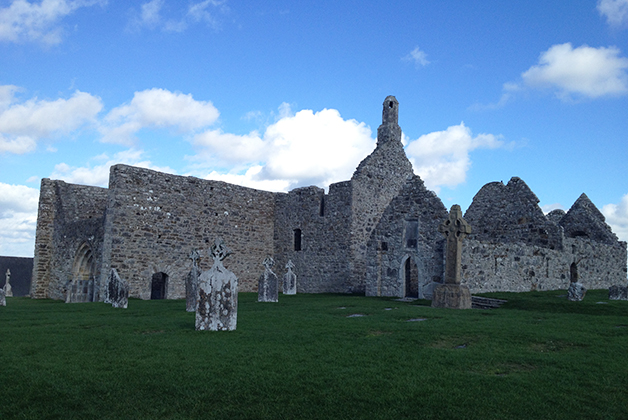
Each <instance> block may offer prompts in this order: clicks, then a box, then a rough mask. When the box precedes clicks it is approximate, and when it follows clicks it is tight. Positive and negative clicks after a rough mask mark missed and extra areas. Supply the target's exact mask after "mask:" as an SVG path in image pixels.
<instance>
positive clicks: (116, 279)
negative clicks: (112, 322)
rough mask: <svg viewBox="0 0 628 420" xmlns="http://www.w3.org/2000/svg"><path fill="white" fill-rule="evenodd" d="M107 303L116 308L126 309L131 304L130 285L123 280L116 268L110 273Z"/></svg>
mask: <svg viewBox="0 0 628 420" xmlns="http://www.w3.org/2000/svg"><path fill="white" fill-rule="evenodd" d="M106 296H107V297H106V299H105V302H106V303H111V306H113V307H114V308H123V309H126V308H127V306H128V304H129V285H128V283H127V282H126V281H124V280H122V279H121V278H120V276H119V275H118V272H117V271H116V269H115V268H112V269H111V272H110V273H109V280H108V282H107V290H106Z"/></svg>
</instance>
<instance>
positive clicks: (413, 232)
mask: <svg viewBox="0 0 628 420" xmlns="http://www.w3.org/2000/svg"><path fill="white" fill-rule="evenodd" d="M404 238H405V244H406V248H412V249H416V248H417V243H418V238H419V221H418V220H406V230H405V235H404Z"/></svg>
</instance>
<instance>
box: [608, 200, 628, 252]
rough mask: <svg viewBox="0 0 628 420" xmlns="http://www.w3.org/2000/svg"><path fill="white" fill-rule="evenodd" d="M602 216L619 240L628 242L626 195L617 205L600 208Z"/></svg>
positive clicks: (627, 205) (627, 201) (627, 202)
mask: <svg viewBox="0 0 628 420" xmlns="http://www.w3.org/2000/svg"><path fill="white" fill-rule="evenodd" d="M602 214H604V217H606V222H607V223H608V224H609V225H610V226H611V228H612V229H613V232H614V233H615V234H616V235H617V236H618V237H619V239H620V240H622V241H628V194H626V195H624V196H623V197H622V199H621V201H620V202H619V204H607V205H605V206H604V207H602Z"/></svg>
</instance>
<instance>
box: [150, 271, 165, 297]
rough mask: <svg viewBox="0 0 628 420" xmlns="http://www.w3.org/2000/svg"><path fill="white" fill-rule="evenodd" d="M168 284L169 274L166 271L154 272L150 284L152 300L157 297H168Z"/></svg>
mask: <svg viewBox="0 0 628 420" xmlns="http://www.w3.org/2000/svg"><path fill="white" fill-rule="evenodd" d="M167 285H168V275H167V274H166V273H164V272H159V273H155V274H153V277H152V279H151V284H150V298H151V300H155V299H165V298H166V287H167Z"/></svg>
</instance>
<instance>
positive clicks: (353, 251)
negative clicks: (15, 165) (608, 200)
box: [31, 96, 626, 302]
mask: <svg viewBox="0 0 628 420" xmlns="http://www.w3.org/2000/svg"><path fill="white" fill-rule="evenodd" d="M398 113H399V104H398V102H397V100H396V99H395V98H394V97H392V96H389V97H387V98H386V99H385V101H384V103H383V108H382V124H381V125H380V127H379V128H378V130H377V132H378V138H377V147H376V148H375V150H374V151H373V152H372V153H371V154H370V155H369V156H367V157H366V158H365V159H364V160H363V161H362V162H361V163H360V164H359V166H358V167H357V169H356V171H355V172H354V174H353V176H352V178H351V179H350V180H348V181H345V182H339V183H335V184H332V185H330V187H329V192H328V193H327V194H325V191H324V190H323V189H321V188H318V187H314V186H312V187H305V188H298V189H295V190H292V191H290V192H289V193H272V192H266V191H259V190H254V189H250V188H245V187H241V186H237V185H231V184H227V183H224V182H220V181H208V180H202V179H198V178H194V177H184V176H176V175H168V174H164V173H160V172H156V171H152V170H148V169H142V168H135V167H131V166H127V165H115V166H113V167H112V168H111V172H110V179H109V188H108V189H105V188H97V187H87V186H80V185H72V184H67V183H65V182H63V181H53V180H49V179H44V180H42V185H41V193H40V201H39V214H38V221H37V236H36V244H35V258H34V268H33V280H32V282H31V296H33V297H36V298H46V297H48V298H53V299H66V298H67V299H69V301H75V302H82V301H91V300H95V299H99V300H102V298H103V296H104V290H103V287H104V285H106V283H107V282H106V279H107V276H108V275H109V273H110V272H111V269H115V270H116V271H117V272H118V273H119V275H120V277H121V278H122V279H124V280H125V281H127V282H128V284H129V289H130V290H129V296H131V297H139V298H142V299H151V298H169V299H179V298H183V297H184V296H185V280H186V277H187V275H188V273H189V272H190V270H191V266H192V262H191V260H190V259H189V258H188V255H189V254H190V251H191V250H192V249H200V250H203V251H202V252H201V259H200V261H199V269H201V270H207V269H209V267H210V265H211V258H210V257H209V256H208V254H207V250H208V249H209V248H210V246H211V244H212V243H213V241H214V240H215V239H216V237H219V236H220V237H222V238H224V239H225V240H226V241H227V242H228V243H229V246H230V247H231V248H232V249H233V255H232V257H231V258H230V259H229V261H227V262H226V263H225V267H226V268H227V269H229V270H231V271H232V272H233V273H235V275H236V276H237V278H238V281H239V287H240V290H241V291H256V290H257V278H258V275H259V271H260V264H261V262H262V261H263V260H264V258H266V257H267V256H272V257H273V258H274V259H275V261H276V263H277V266H278V267H284V266H285V265H286V263H287V262H288V260H292V262H293V263H294V266H295V268H294V272H295V273H296V275H297V289H298V292H299V293H324V292H328V293H365V294H366V295H370V296H379V295H382V296H413V297H425V298H431V296H432V292H433V289H434V287H435V286H436V285H438V284H441V283H442V282H443V270H444V255H443V248H444V238H443V237H442V235H441V234H440V233H439V232H438V226H439V224H440V223H442V222H443V221H444V220H445V219H446V218H447V210H446V209H445V207H444V206H443V203H442V202H441V201H440V199H439V198H438V197H437V196H436V195H435V194H434V193H433V192H432V191H429V190H427V189H426V188H425V186H424V184H423V181H421V179H420V178H419V177H418V176H416V175H414V174H413V172H412V165H411V164H410V162H409V160H408V158H407V157H406V155H405V152H404V149H403V145H402V143H401V128H400V127H399V125H398ZM464 218H465V219H466V220H467V221H468V223H469V224H470V225H471V227H472V233H471V234H470V235H469V236H468V238H467V239H466V240H465V241H464V242H463V251H462V252H463V253H462V264H463V269H462V284H465V285H467V286H468V287H469V288H470V289H471V291H472V292H487V291H495V290H511V291H524V290H534V289H536V290H546V289H557V288H565V289H566V288H567V285H568V283H569V278H570V275H573V274H574V273H577V275H578V276H579V279H580V280H579V281H580V282H582V283H583V284H584V286H585V287H586V288H600V287H609V286H610V285H613V284H624V283H625V282H626V243H625V242H620V241H618V240H617V237H616V236H615V235H614V234H613V233H612V231H611V230H610V228H609V227H608V225H607V224H606V223H605V221H604V217H603V216H602V214H601V213H600V212H599V211H598V210H597V208H595V205H593V203H591V202H590V201H589V199H588V198H587V197H586V196H585V195H583V196H581V197H580V198H579V199H578V201H576V203H574V205H573V206H572V208H571V209H570V210H569V212H567V213H565V212H562V211H554V212H552V213H550V214H549V215H547V216H546V215H545V214H543V212H542V211H541V209H540V207H539V206H538V198H537V197H536V196H535V195H534V193H533V192H532V191H531V190H530V189H529V188H528V186H527V185H526V184H525V183H524V182H523V181H522V180H520V179H519V178H516V177H515V178H513V179H512V180H511V181H510V182H509V183H508V184H507V185H504V184H503V183H501V182H493V183H489V184H487V185H485V186H484V187H483V188H482V189H481V190H480V191H479V192H478V194H477V195H476V196H475V198H474V200H473V203H472V205H471V206H470V207H469V209H468V210H467V212H466V214H465V216H464ZM68 291H69V292H68Z"/></svg>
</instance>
